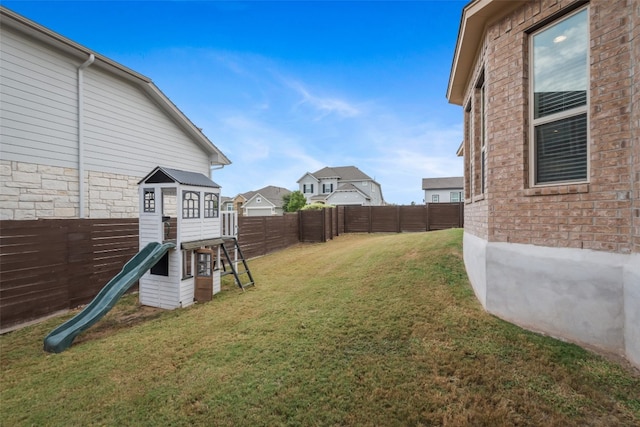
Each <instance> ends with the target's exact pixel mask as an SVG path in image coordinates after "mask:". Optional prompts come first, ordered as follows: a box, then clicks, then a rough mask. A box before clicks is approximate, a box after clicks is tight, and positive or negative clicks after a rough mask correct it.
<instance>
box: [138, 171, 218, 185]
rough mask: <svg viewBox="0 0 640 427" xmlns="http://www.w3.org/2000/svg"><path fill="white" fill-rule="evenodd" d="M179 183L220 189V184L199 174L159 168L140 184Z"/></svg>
mask: <svg viewBox="0 0 640 427" xmlns="http://www.w3.org/2000/svg"><path fill="white" fill-rule="evenodd" d="M167 180H169V181H168V182H171V181H173V182H177V183H178V184H182V185H193V186H196V187H212V188H220V186H219V185H218V184H216V183H215V182H213V181H212V180H211V179H209V178H208V177H206V176H205V175H203V174H201V173H199V172H188V171H183V170H179V169H171V168H165V167H161V166H157V167H156V168H155V169H154V170H153V171H151V173H149V175H147V176H145V177H144V178H143V179H141V180H140V182H138V184H141V183H143V182H147V183H153V182H167Z"/></svg>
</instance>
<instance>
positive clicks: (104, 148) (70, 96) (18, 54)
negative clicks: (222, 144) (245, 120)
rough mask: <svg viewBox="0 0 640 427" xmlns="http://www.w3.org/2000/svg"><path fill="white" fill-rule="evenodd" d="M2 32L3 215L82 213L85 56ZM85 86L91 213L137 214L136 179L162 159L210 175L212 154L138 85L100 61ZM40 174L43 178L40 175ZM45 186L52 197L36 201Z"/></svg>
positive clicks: (103, 215) (169, 164) (0, 129)
mask: <svg viewBox="0 0 640 427" xmlns="http://www.w3.org/2000/svg"><path fill="white" fill-rule="evenodd" d="M0 37H1V39H2V43H1V44H0V56H1V57H2V61H0V99H1V102H0V140H1V141H2V144H1V146H0V157H1V158H2V168H3V169H2V170H3V176H5V177H6V178H7V179H9V180H10V182H9V183H6V182H4V183H3V184H2V185H1V186H0V196H2V203H3V210H2V212H1V216H2V218H3V219H35V218H69V217H71V218H72V217H76V216H77V215H78V212H79V205H78V201H79V194H78V187H79V179H78V165H79V163H78V161H79V159H78V110H77V109H78V90H77V84H78V75H77V68H78V66H80V65H81V63H82V62H83V60H79V59H77V58H72V57H71V56H69V55H67V54H65V53H63V52H61V51H58V50H55V49H54V48H52V47H50V46H48V45H45V44H43V43H41V42H39V41H37V40H34V39H31V38H29V37H27V36H25V35H23V34H21V33H19V32H15V31H13V30H11V29H8V28H6V27H5V26H2V27H0ZM83 90H84V138H83V144H84V148H85V151H84V165H85V171H86V172H85V173H86V175H85V178H84V179H85V183H86V184H87V185H86V187H85V194H84V198H85V201H86V204H85V208H86V210H85V214H88V215H89V217H90V218H106V217H114V218H121V217H135V216H136V215H137V213H138V211H137V209H138V206H137V203H136V196H135V193H136V191H137V188H136V185H135V184H132V183H136V182H137V181H138V180H139V179H140V178H142V177H143V176H145V175H146V174H147V173H148V172H149V171H151V170H152V169H153V168H154V167H155V166H158V165H160V166H167V167H171V168H176V169H183V170H188V171H193V172H200V173H203V174H204V175H206V176H209V174H210V170H209V157H208V155H207V154H206V153H205V152H204V151H203V150H202V149H201V148H200V146H199V145H198V144H197V143H196V142H195V141H193V140H191V138H190V137H189V136H188V134H186V133H185V132H184V131H183V130H182V129H181V128H180V127H179V125H178V124H177V123H176V122H175V121H174V120H173V119H172V118H171V117H170V116H169V115H167V114H166V113H165V112H164V111H163V109H162V108H161V107H160V106H159V105H157V104H156V103H155V102H154V101H153V100H152V99H151V98H149V97H148V96H147V95H146V94H145V92H144V91H143V90H142V89H141V88H140V87H139V86H136V85H134V84H133V83H131V82H128V81H126V80H124V79H121V78H120V77H117V76H116V75H112V74H109V73H108V72H106V71H104V70H102V69H100V68H99V66H97V65H96V64H93V65H91V66H89V67H88V68H86V69H85V70H84V86H83ZM29 165H32V166H29ZM43 166H47V167H50V169H47V170H46V171H44V169H42V167H43ZM51 167H55V168H57V169H51ZM5 170H6V171H7V172H6V173H4V171H5ZM54 170H59V171H61V174H60V177H59V178H57V177H51V176H49V175H51V173H52V171H54ZM25 171H28V172H29V174H26V173H23V172H25ZM34 171H37V172H38V173H40V175H38V176H37V177H35V176H32V175H33V172H34ZM42 171H44V172H42ZM41 172H42V173H41ZM43 174H45V175H43ZM36 178H37V179H36ZM70 179H71V180H72V181H70ZM3 181H4V179H3ZM14 181H15V184H16V185H13V184H12V183H14ZM36 181H37V182H36ZM25 182H26V183H27V184H28V185H26V186H25V185H23V183H25ZM50 183H51V184H50ZM45 184H46V185H55V186H56V187H55V188H49V187H45ZM36 185H41V187H40V188H38V187H36ZM62 185H64V186H65V188H64V189H63V188H61V186H62ZM10 187H11V188H10ZM27 187H28V188H29V191H22V190H19V189H20V188H27ZM110 187H111V188H110ZM38 190H42V191H47V194H46V196H47V197H49V196H51V197H53V198H52V199H51V200H49V199H47V200H44V199H43V200H40V199H38V200H35V202H38V203H39V204H40V205H38V206H36V204H35V202H34V194H36V192H37V191H38ZM51 190H55V191H51ZM36 196H38V194H36ZM27 202H30V203H27ZM20 204H22V205H20ZM27 205H28V206H27Z"/></svg>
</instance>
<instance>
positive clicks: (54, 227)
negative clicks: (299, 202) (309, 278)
mask: <svg viewBox="0 0 640 427" xmlns="http://www.w3.org/2000/svg"><path fill="white" fill-rule="evenodd" d="M462 210H463V205H462V204H459V203H438V204H429V205H421V206H371V207H370V206H338V207H336V208H328V209H323V210H319V211H301V212H298V213H295V214H285V215H283V216H273V217H240V218H238V224H237V225H238V242H239V244H240V246H241V248H242V252H243V254H244V256H245V257H246V258H254V257H257V256H260V255H266V254H268V253H271V252H274V251H278V250H281V249H284V248H286V247H288V246H291V245H294V244H296V243H298V242H326V241H327V240H331V239H333V238H334V237H335V236H338V235H340V234H344V233H377V232H387V233H389V232H391V233H395V232H412V231H429V230H437V229H443V228H452V227H462V225H463V222H462V220H463V212H462ZM227 222H228V220H227ZM225 226H228V227H235V223H234V224H232V223H228V224H227V223H225ZM171 228H172V229H173V230H175V225H172V226H171ZM174 232H175V231H174ZM138 244H139V243H138V220H137V219H135V218H134V219H82V220H80V219H49V220H46V219H45V220H27V221H0V329H2V330H7V329H8V328H11V326H13V325H17V324H20V323H23V322H26V321H29V320H32V319H37V318H39V317H43V316H46V315H48V314H51V313H55V312H57V311H60V310H67V309H70V308H75V307H77V306H79V305H82V304H85V303H88V302H89V301H91V299H92V298H93V297H94V296H95V295H96V294H97V293H98V292H99V291H100V289H102V287H103V286H104V285H105V284H106V283H107V282H108V281H109V280H110V279H111V278H113V277H114V276H115V275H116V274H118V272H119V271H120V270H121V269H122V267H123V266H124V264H125V263H126V262H127V261H128V260H129V259H131V257H133V256H134V255H135V254H136V253H137V252H138V250H139V248H138Z"/></svg>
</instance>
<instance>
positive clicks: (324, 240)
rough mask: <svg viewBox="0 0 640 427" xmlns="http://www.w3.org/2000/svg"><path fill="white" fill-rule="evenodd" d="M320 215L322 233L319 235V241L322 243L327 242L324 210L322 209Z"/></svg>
mask: <svg viewBox="0 0 640 427" xmlns="http://www.w3.org/2000/svg"><path fill="white" fill-rule="evenodd" d="M320 213H321V214H322V215H321V216H320V218H321V221H322V222H321V223H320V224H321V227H322V233H321V234H320V241H321V242H322V243H324V242H326V241H327V224H326V219H327V214H326V212H325V210H324V209H322V211H321V212H320Z"/></svg>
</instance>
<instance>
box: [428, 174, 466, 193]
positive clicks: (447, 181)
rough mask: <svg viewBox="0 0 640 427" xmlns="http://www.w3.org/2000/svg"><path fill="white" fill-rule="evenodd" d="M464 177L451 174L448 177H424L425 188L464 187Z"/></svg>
mask: <svg viewBox="0 0 640 427" xmlns="http://www.w3.org/2000/svg"><path fill="white" fill-rule="evenodd" d="M463 187H464V177H462V176H451V177H447V178H422V189H423V190H443V189H448V188H463Z"/></svg>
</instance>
